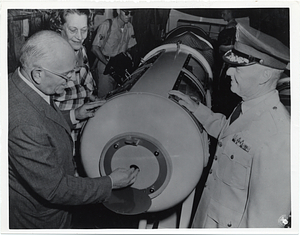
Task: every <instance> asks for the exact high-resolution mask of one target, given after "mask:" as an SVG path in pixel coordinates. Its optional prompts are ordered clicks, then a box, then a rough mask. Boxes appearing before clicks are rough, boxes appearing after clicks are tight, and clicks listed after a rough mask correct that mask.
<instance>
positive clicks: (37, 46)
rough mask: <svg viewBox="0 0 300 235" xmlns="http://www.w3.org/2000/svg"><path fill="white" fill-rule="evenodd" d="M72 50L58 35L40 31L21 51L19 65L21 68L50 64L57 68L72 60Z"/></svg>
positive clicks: (73, 55)
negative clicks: (63, 62) (62, 63)
mask: <svg viewBox="0 0 300 235" xmlns="http://www.w3.org/2000/svg"><path fill="white" fill-rule="evenodd" d="M74 57H75V54H74V50H73V49H72V47H71V46H70V45H69V43H68V42H67V41H66V40H65V39H63V38H62V37H61V36H60V35H59V34H58V33H56V32H53V31H48V30H44V31H40V32H38V33H36V34H34V35H32V36H31V37H30V38H29V39H28V40H27V41H26V42H25V44H24V46H23V47H22V49H21V56H20V63H21V66H22V67H23V68H34V67H39V66H44V65H47V64H51V65H53V66H59V64H60V63H61V62H62V61H64V60H68V59H69V60H73V58H74Z"/></svg>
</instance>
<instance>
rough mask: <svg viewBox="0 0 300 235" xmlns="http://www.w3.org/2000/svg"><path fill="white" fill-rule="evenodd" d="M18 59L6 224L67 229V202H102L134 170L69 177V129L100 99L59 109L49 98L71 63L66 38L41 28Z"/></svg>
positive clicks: (73, 63) (58, 88) (62, 85)
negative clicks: (72, 107) (101, 175)
mask: <svg viewBox="0 0 300 235" xmlns="http://www.w3.org/2000/svg"><path fill="white" fill-rule="evenodd" d="M20 62H21V67H20V68H18V69H17V70H16V71H15V73H14V74H13V75H12V76H10V78H9V81H8V84H9V87H8V91H9V134H8V151H9V225H10V228H11V229H16V228H18V229H20V228H43V229H46V228H52V229H54V228H70V224H71V214H70V213H69V209H70V206H72V205H84V204H89V203H101V202H103V201H104V200H106V199H107V198H108V197H109V196H110V194H111V190H112V189H114V188H120V187H125V186H128V185H130V184H132V183H133V182H134V181H135V178H136V176H137V173H138V171H137V170H133V169H117V170H116V171H114V172H112V173H111V175H109V176H105V177H99V178H94V179H91V178H81V177H75V176H74V172H75V168H74V165H73V162H72V156H73V155H72V138H71V128H70V127H72V126H73V124H74V123H76V121H77V120H80V119H86V118H88V117H92V116H93V112H94V109H95V108H98V107H99V106H101V105H102V102H95V103H90V104H85V105H83V106H81V107H79V108H77V109H76V110H72V111H71V112H70V111H66V112H64V113H62V112H61V111H59V110H58V108H57V107H56V105H55V104H53V102H52V101H51V95H53V94H59V93H61V92H63V90H64V88H65V87H66V82H67V81H68V80H69V79H71V78H72V76H73V74H74V70H75V66H76V58H75V54H74V50H73V49H72V48H71V46H70V45H69V44H68V42H67V41H66V40H64V39H63V38H62V37H61V36H60V35H58V34H57V33H55V32H52V31H41V32H39V33H37V34H35V35H33V36H32V37H31V38H29V39H28V41H27V42H26V43H25V45H24V46H23V48H22V50H21V56H20ZM51 106H52V107H51ZM72 122H73V124H72Z"/></svg>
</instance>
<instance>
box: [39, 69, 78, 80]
mask: <svg viewBox="0 0 300 235" xmlns="http://www.w3.org/2000/svg"><path fill="white" fill-rule="evenodd" d="M41 69H43V70H46V71H47V72H49V73H52V74H54V75H56V76H58V77H60V78H62V79H64V80H65V81H66V82H68V81H70V80H71V79H72V76H73V74H74V73H77V72H79V70H80V67H76V68H74V69H72V70H71V71H68V72H66V73H63V74H59V73H56V72H53V71H51V70H49V69H46V68H43V67H41Z"/></svg>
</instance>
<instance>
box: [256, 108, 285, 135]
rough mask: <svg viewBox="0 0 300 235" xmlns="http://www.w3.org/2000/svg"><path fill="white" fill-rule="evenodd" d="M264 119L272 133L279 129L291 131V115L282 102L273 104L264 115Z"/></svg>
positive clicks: (266, 126)
mask: <svg viewBox="0 0 300 235" xmlns="http://www.w3.org/2000/svg"><path fill="white" fill-rule="evenodd" d="M262 120H263V122H264V125H265V128H267V129H269V130H270V133H274V132H275V133H277V132H278V131H279V130H281V131H280V132H289V126H290V115H289V112H288V111H287V110H286V108H285V107H284V106H283V105H282V104H281V103H278V104H276V105H273V106H271V107H270V108H269V109H268V112H265V114H264V115H263V117H262Z"/></svg>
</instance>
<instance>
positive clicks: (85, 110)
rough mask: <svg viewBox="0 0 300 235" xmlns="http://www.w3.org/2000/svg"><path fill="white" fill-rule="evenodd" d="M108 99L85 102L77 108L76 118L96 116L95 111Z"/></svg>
mask: <svg viewBox="0 0 300 235" xmlns="http://www.w3.org/2000/svg"><path fill="white" fill-rule="evenodd" d="M105 102H106V100H99V101H95V102H90V103H86V104H83V105H82V106H80V107H79V108H77V109H75V118H76V119H77V120H84V119H87V118H91V117H94V115H95V112H96V111H97V110H98V108H100V107H101V106H102V105H103V104H104V103H105Z"/></svg>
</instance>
